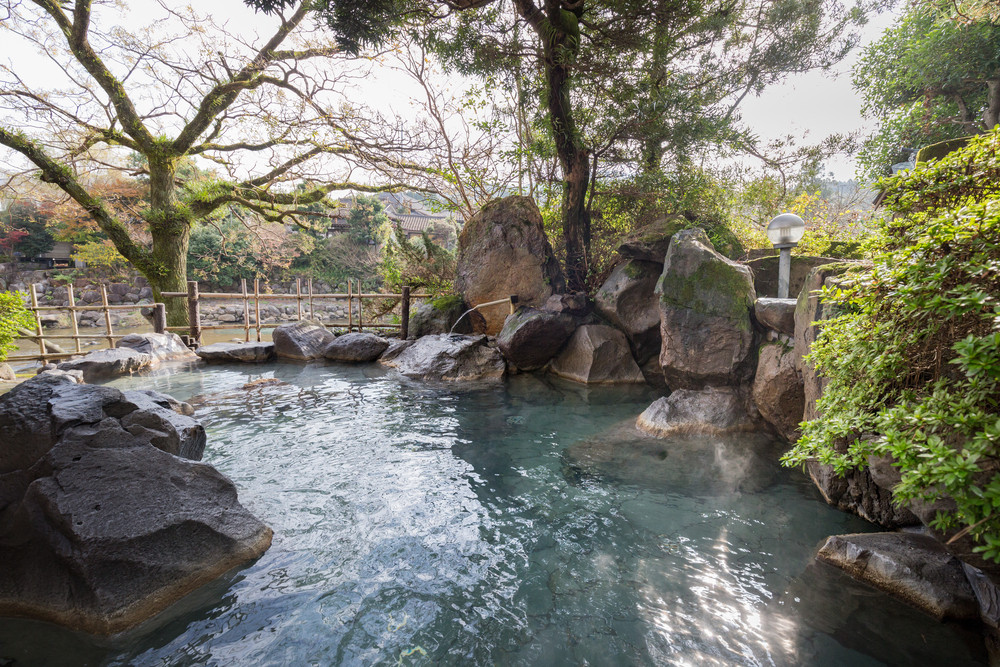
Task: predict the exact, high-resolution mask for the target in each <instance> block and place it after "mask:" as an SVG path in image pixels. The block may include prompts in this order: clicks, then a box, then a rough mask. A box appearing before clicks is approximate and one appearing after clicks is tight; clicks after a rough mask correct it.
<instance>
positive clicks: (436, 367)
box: [379, 334, 507, 382]
mask: <svg viewBox="0 0 1000 667" xmlns="http://www.w3.org/2000/svg"><path fill="white" fill-rule="evenodd" d="M379 363H381V364H384V365H386V366H389V367H390V368H395V369H397V370H398V371H399V372H400V373H402V374H403V375H405V376H406V377H410V378H416V379H422V380H444V381H449V382H457V381H468V380H499V379H501V378H502V377H503V376H504V373H505V372H506V370H507V365H506V363H505V362H504V358H503V355H501V354H500V351H499V350H498V349H496V348H495V347H493V346H491V345H490V344H489V341H488V340H487V338H486V336H483V335H478V336H460V335H458V334H453V335H450V336H449V335H447V334H439V335H437V336H424V337H423V338H419V339H417V340H416V341H414V342H413V343H412V344H411V345H407V346H406V347H404V348H403V349H402V350H401V351H400V352H399V353H398V354H396V355H395V356H394V357H391V358H387V356H386V355H383V357H382V358H381V359H380V360H379Z"/></svg>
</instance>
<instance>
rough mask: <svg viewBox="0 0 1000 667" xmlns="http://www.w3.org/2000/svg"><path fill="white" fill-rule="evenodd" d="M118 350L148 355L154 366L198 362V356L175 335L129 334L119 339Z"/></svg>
mask: <svg viewBox="0 0 1000 667" xmlns="http://www.w3.org/2000/svg"><path fill="white" fill-rule="evenodd" d="M116 347H118V348H129V349H132V350H135V351H136V352H142V353H143V354H148V355H149V356H150V357H152V358H153V365H154V366H155V365H157V364H161V363H167V362H171V361H196V360H197V359H198V355H196V354H195V353H194V352H192V351H191V350H189V349H188V346H187V345H185V344H184V341H182V340H181V337H180V336H178V335H177V334H175V333H162V334H157V333H149V334H129V335H127V336H125V337H123V338H121V339H119V341H118V344H117V346H116Z"/></svg>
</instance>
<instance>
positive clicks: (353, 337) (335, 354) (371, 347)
mask: <svg viewBox="0 0 1000 667" xmlns="http://www.w3.org/2000/svg"><path fill="white" fill-rule="evenodd" d="M388 347H389V341H388V340H386V339H385V338H382V337H381V336H376V335H375V334H373V333H364V332H360V331H359V332H355V333H347V334H344V335H343V336H338V337H337V338H336V339H334V341H333V342H332V343H330V344H329V345H327V347H326V351H324V352H323V356H324V357H326V358H327V359H329V360H330V361H342V362H347V363H364V362H369V361H375V360H376V359H378V358H379V357H380V356H382V353H383V352H385V350H386V348H388Z"/></svg>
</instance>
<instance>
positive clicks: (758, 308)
mask: <svg viewBox="0 0 1000 667" xmlns="http://www.w3.org/2000/svg"><path fill="white" fill-rule="evenodd" d="M796 303H797V301H796V300H795V299H765V298H761V297H758V298H757V302H756V303H755V304H754V305H753V314H754V317H756V318H757V322H758V323H759V324H760V325H761V326H763V327H764V328H766V329H771V330H772V331H777V332H778V333H780V334H785V335H786V336H794V335H795V304H796Z"/></svg>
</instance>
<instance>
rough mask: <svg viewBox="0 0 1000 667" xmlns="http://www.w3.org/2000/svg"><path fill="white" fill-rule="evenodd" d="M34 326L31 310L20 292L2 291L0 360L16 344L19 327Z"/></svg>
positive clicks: (0, 306)
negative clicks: (26, 305)
mask: <svg viewBox="0 0 1000 667" xmlns="http://www.w3.org/2000/svg"><path fill="white" fill-rule="evenodd" d="M30 326H32V317H31V312H30V311H29V310H28V309H27V308H25V306H24V297H23V296H22V295H21V293H20V292H0V361H3V360H4V359H6V358H7V352H9V351H10V350H13V349H14V348H15V347H16V346H15V345H14V341H15V340H16V339H17V338H18V333H17V330H18V328H28V327H30Z"/></svg>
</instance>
